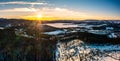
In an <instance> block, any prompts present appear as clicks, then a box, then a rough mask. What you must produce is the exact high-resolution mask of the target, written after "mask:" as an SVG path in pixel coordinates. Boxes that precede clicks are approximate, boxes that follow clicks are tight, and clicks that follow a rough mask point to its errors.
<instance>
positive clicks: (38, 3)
mask: <svg viewBox="0 0 120 61" xmlns="http://www.w3.org/2000/svg"><path fill="white" fill-rule="evenodd" d="M6 4H30V5H44V4H47V3H43V2H24V1H13V2H0V5H6Z"/></svg>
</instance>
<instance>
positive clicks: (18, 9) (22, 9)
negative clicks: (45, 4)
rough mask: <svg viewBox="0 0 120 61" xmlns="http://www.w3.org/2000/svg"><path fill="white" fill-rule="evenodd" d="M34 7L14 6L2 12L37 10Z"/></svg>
mask: <svg viewBox="0 0 120 61" xmlns="http://www.w3.org/2000/svg"><path fill="white" fill-rule="evenodd" d="M35 11H36V9H34V8H13V9H5V10H0V12H35Z"/></svg>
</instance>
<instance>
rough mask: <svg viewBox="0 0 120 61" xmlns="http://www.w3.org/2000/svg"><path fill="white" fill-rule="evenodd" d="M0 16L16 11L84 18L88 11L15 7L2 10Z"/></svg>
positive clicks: (18, 12) (23, 13) (46, 15)
mask: <svg viewBox="0 0 120 61" xmlns="http://www.w3.org/2000/svg"><path fill="white" fill-rule="evenodd" d="M0 13H2V14H0V16H2V15H3V14H5V16H9V15H11V14H13V13H14V15H12V16H15V15H16V14H15V13H17V15H19V16H21V15H23V16H24V15H25V16H32V15H37V14H38V13H40V14H42V15H43V16H45V17H57V18H83V17H85V16H86V13H83V12H76V11H74V10H70V9H66V8H49V7H44V8H14V9H4V10H0Z"/></svg>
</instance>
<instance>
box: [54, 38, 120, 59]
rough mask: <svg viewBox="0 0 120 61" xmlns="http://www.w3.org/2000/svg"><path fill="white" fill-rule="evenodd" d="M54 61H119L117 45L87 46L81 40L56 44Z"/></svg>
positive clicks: (119, 55)
mask: <svg viewBox="0 0 120 61" xmlns="http://www.w3.org/2000/svg"><path fill="white" fill-rule="evenodd" d="M56 46H57V49H56V61H119V60H120V51H111V52H106V51H103V50H108V51H110V50H120V47H119V45H104V46H102V45H87V44H85V43H84V42H82V41H81V40H72V41H68V42H58V43H57V45H56Z"/></svg>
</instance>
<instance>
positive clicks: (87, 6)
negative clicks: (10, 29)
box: [0, 0, 120, 20]
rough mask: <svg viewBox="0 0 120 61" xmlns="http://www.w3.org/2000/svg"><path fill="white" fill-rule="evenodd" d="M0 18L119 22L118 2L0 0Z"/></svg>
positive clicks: (119, 3) (94, 0) (119, 1)
mask: <svg viewBox="0 0 120 61" xmlns="http://www.w3.org/2000/svg"><path fill="white" fill-rule="evenodd" d="M0 18H15V19H32V20H35V19H36V20H65V19H66V20H83V19H100V20H120V0H0Z"/></svg>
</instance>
